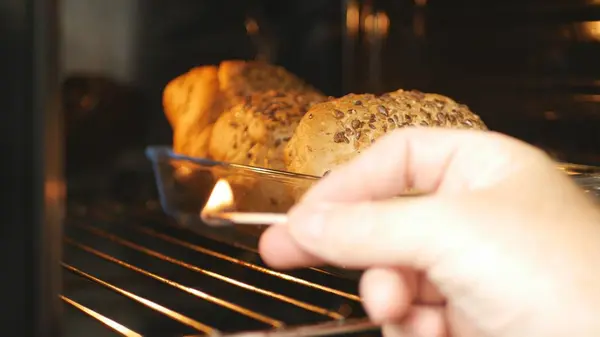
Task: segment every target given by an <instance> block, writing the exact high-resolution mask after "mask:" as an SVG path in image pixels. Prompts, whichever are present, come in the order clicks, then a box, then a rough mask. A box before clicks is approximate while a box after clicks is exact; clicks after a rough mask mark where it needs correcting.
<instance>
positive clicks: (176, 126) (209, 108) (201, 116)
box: [163, 60, 321, 157]
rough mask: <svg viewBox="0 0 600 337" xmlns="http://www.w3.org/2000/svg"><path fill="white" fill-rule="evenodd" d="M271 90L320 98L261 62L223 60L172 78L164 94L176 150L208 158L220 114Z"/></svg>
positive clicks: (295, 80)
mask: <svg viewBox="0 0 600 337" xmlns="http://www.w3.org/2000/svg"><path fill="white" fill-rule="evenodd" d="M269 90H278V91H281V92H287V91H293V92H301V93H306V95H308V96H311V95H312V96H315V97H316V96H320V95H321V94H320V93H319V92H318V91H317V90H316V89H314V88H312V87H311V86H309V85H307V84H306V83H304V82H303V81H302V80H301V79H299V78H298V77H296V76H295V75H293V74H291V73H289V72H288V71H286V70H285V69H283V68H282V67H279V66H274V65H270V64H267V63H264V62H260V61H238V60H231V61H223V62H221V64H220V65H219V67H216V66H203V67H196V68H193V69H191V70H190V71H188V72H187V73H185V74H183V75H180V76H178V77H177V78H175V79H173V80H172V81H171V82H169V83H168V84H167V86H166V87H165V90H164V92H163V106H164V111H165V115H166V117H167V119H168V121H169V123H170V124H171V126H172V128H173V149H174V151H175V152H177V153H181V154H185V155H188V156H193V157H207V156H208V155H209V150H208V148H209V142H210V139H211V138H212V130H213V129H214V127H213V125H214V123H215V122H216V121H217V119H218V118H219V117H220V116H221V114H223V113H224V112H225V111H228V110H230V109H231V108H232V107H234V106H236V105H239V104H241V103H243V102H245V101H246V99H247V97H248V96H251V95H253V94H257V93H261V92H263V93H264V92H266V91H269ZM227 118H228V117H224V119H227ZM219 129H221V128H219Z"/></svg>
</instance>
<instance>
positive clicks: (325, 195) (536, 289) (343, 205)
mask: <svg viewBox="0 0 600 337" xmlns="http://www.w3.org/2000/svg"><path fill="white" fill-rule="evenodd" d="M407 188H414V189H416V190H419V191H423V192H427V193H428V194H427V195H425V196H421V197H404V198H403V197H401V198H393V197H395V196H397V195H399V194H401V193H402V192H403V191H406V190H407ZM260 252H261V255H262V257H263V258H264V260H265V261H266V262H267V263H268V264H270V265H272V266H274V267H279V268H293V267H305V266H314V265H318V264H323V263H330V264H334V265H338V266H345V267H348V268H365V269H367V270H366V272H365V274H364V275H363V277H362V279H361V285H360V292H361V296H362V298H363V303H364V305H365V308H366V310H367V312H368V313H369V315H370V317H371V319H372V320H373V321H375V322H376V323H380V324H383V325H384V333H385V334H386V335H387V336H394V335H398V336H425V337H430V336H454V337H471V336H478V337H479V336H490V337H501V336H502V337H504V336H506V337H508V336H510V337H515V336H524V337H532V336H600V320H597V318H598V317H600V268H597V267H595V266H596V265H597V264H598V261H600V212H599V211H598V208H597V207H596V206H595V205H594V203H593V201H591V200H590V199H589V198H588V197H587V196H586V195H585V194H584V193H583V192H581V191H580V189H579V188H578V187H577V186H576V185H575V184H574V183H573V182H572V181H570V179H569V178H568V177H567V176H566V175H564V174H563V173H560V172H559V171H558V170H557V169H556V168H555V164H554V163H553V162H552V161H551V160H550V159H549V158H548V157H547V156H546V155H545V154H544V153H543V152H542V151H540V150H538V149H536V148H534V147H532V146H529V145H526V144H524V143H522V142H520V141H517V140H515V139H512V138H509V137H507V136H503V135H500V134H496V133H489V132H488V133H483V132H475V131H458V130H443V129H420V128H419V129H417V128H415V129H404V130H398V131H396V132H394V133H392V134H390V135H388V136H386V137H384V138H382V139H380V140H379V141H378V142H376V143H375V144H374V145H373V146H372V147H371V148H370V149H369V150H367V151H366V152H365V153H363V154H361V155H360V156H359V157H358V158H356V159H355V160H354V161H353V162H351V163H349V164H347V165H343V166H341V167H339V168H337V169H336V170H334V171H332V173H331V174H329V175H328V176H327V177H325V178H323V179H322V180H321V181H319V182H318V183H317V184H316V185H315V186H314V187H313V188H312V189H311V190H309V191H308V192H307V194H306V195H305V196H304V198H303V200H302V201H301V202H300V203H299V204H298V205H297V206H296V207H295V208H294V209H292V210H291V211H290V213H289V224H288V226H285V227H283V226H277V227H272V228H269V230H268V231H266V232H265V234H264V235H263V237H262V238H261V242H260Z"/></svg>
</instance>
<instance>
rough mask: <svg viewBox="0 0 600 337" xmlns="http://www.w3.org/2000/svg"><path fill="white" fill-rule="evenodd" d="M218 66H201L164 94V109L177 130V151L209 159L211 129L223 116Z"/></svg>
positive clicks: (175, 80) (176, 79)
mask: <svg viewBox="0 0 600 337" xmlns="http://www.w3.org/2000/svg"><path fill="white" fill-rule="evenodd" d="M222 102H223V100H222V99H221V97H220V90H219V79H218V72H217V67H213V66H206V67H197V68H194V69H192V70H190V71H188V72H187V73H185V74H183V75H181V76H178V77H176V78H175V79H173V80H172V81H171V82H169V84H167V86H166V87H165V90H164V92H163V108H164V111H165V115H166V116H167V120H168V121H169V123H170V124H171V127H172V128H173V150H174V151H175V152H177V153H182V154H186V155H190V156H197V157H206V153H207V152H206V146H205V144H208V135H209V134H207V132H206V131H207V130H210V128H209V126H210V125H212V123H214V122H215V120H216V119H217V117H219V115H220V114H221V111H222V109H223V107H222Z"/></svg>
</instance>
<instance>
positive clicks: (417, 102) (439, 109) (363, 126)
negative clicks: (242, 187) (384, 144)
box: [284, 90, 487, 176]
mask: <svg viewBox="0 0 600 337" xmlns="http://www.w3.org/2000/svg"><path fill="white" fill-rule="evenodd" d="M408 126H424V127H445V128H456V129H479V130H487V127H486V126H485V124H484V123H483V122H482V121H481V119H480V118H479V116H477V115H476V114H474V113H473V112H472V111H470V110H469V108H468V107H467V106H465V105H462V104H459V103H457V102H455V101H454V100H452V99H450V98H448V97H446V96H442V95H437V94H425V93H421V92H418V91H404V90H398V91H394V92H391V93H388V94H384V95H382V96H375V95H371V94H363V95H357V94H350V95H346V96H344V97H341V98H338V99H334V100H330V101H328V102H325V103H321V104H317V105H315V106H313V107H312V108H311V109H310V110H309V111H308V113H307V114H306V115H305V116H304V117H303V118H302V120H301V121H300V123H299V125H298V127H297V128H296V131H295V133H294V135H293V137H292V138H291V140H290V141H289V143H288V145H287V147H286V149H285V156H284V158H285V159H284V160H285V165H286V168H287V170H288V171H291V172H297V173H303V174H310V175H315V176H321V175H323V174H324V173H325V172H326V171H328V170H331V169H332V168H333V167H335V166H338V165H340V164H343V163H346V162H348V161H349V160H351V159H352V158H354V157H355V156H356V155H357V154H359V153H360V152H361V151H362V150H364V149H366V148H367V147H369V146H370V145H371V143H373V142H374V141H375V140H376V139H377V138H379V137H381V136H383V135H384V134H386V133H388V132H390V131H392V130H394V129H397V128H402V127H408Z"/></svg>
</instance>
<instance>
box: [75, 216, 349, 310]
mask: <svg viewBox="0 0 600 337" xmlns="http://www.w3.org/2000/svg"><path fill="white" fill-rule="evenodd" d="M82 228H83V229H85V230H87V231H89V232H91V233H93V234H96V235H98V236H100V237H102V238H105V239H108V240H111V241H113V242H115V243H117V244H119V245H122V246H125V247H128V248H131V249H133V250H136V251H138V252H141V253H144V254H147V255H150V256H152V257H155V258H157V259H160V260H163V261H166V262H169V263H172V264H175V265H178V266H180V267H183V268H185V269H188V270H191V271H194V272H197V273H201V274H204V275H207V276H209V277H212V278H215V279H218V280H220V281H223V282H227V283H229V284H232V285H235V286H238V287H240V288H243V289H246V290H249V291H252V292H255V293H258V294H261V295H265V296H268V297H271V298H275V299H277V300H280V301H282V302H286V303H289V304H292V305H295V306H297V307H300V308H302V309H305V310H308V311H312V312H314V313H317V314H320V315H324V316H327V317H329V318H331V319H336V320H337V319H343V318H344V316H343V315H341V314H340V313H337V312H334V311H331V310H328V309H326V308H322V307H319V306H316V305H313V304H310V303H307V302H304V301H300V300H297V299H294V298H291V297H288V296H285V295H282V294H278V293H275V292H273V291H269V290H266V289H262V288H259V287H255V286H252V285H250V284H247V283H244V282H241V281H238V280H235V279H232V278H230V277H227V276H224V275H221V274H218V273H216V272H213V271H209V270H206V269H202V268H199V267H197V266H194V265H191V264H189V263H186V262H184V261H181V260H178V259H175V258H172V257H170V256H167V255H164V254H162V253H159V252H157V251H155V250H152V249H149V248H146V247H143V246H140V245H138V244H135V243H133V242H131V241H128V240H125V239H123V238H120V237H118V236H116V235H113V234H110V233H107V232H105V231H103V230H100V229H97V228H89V227H82ZM94 254H95V253H94Z"/></svg>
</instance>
